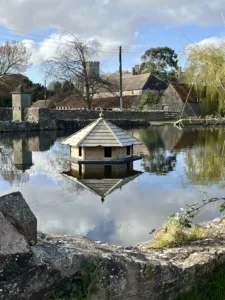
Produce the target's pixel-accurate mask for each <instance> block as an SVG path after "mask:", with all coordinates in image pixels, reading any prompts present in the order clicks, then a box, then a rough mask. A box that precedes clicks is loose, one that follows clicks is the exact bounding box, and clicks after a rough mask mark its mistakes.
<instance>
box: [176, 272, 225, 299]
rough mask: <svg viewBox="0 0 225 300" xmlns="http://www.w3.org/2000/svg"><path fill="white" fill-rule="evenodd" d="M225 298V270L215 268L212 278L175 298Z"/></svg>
mask: <svg viewBox="0 0 225 300" xmlns="http://www.w3.org/2000/svg"><path fill="white" fill-rule="evenodd" d="M224 299H225V272H224V270H223V269H220V270H215V272H214V274H213V276H212V278H211V279H210V280H208V281H207V282H205V283H203V284H201V285H199V286H196V287H195V288H194V289H192V290H191V291H188V292H185V293H182V294H180V295H178V296H177V297H176V299H175V300H224Z"/></svg>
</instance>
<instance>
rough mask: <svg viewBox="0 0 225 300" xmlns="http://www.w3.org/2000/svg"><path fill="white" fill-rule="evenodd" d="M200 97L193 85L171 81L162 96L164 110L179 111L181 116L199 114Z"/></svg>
mask: <svg viewBox="0 0 225 300" xmlns="http://www.w3.org/2000/svg"><path fill="white" fill-rule="evenodd" d="M199 101H200V99H198V95H197V93H196V92H195V89H194V87H192V86H190V85H188V84H179V83H171V84H170V85H169V86H168V88H167V89H166V91H165V92H164V94H163V96H162V107H163V109H164V110H169V111H174V112H181V113H182V116H187V117H190V116H199V115H201V112H200V104H199Z"/></svg>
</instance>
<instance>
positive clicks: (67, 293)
mask: <svg viewBox="0 0 225 300" xmlns="http://www.w3.org/2000/svg"><path fill="white" fill-rule="evenodd" d="M80 270H81V271H79V272H77V273H76V274H74V276H73V277H72V278H65V279H64V280H62V281H61V283H60V284H59V286H58V288H57V290H56V291H54V292H53V293H50V294H49V295H47V296H46V297H45V300H67V299H68V300H72V299H74V300H89V299H90V297H91V295H92V294H94V293H96V292H97V291H98V283H99V281H100V263H99V258H98V257H97V258H94V259H93V260H92V261H90V262H87V261H84V262H83V263H82V264H81V266H80Z"/></svg>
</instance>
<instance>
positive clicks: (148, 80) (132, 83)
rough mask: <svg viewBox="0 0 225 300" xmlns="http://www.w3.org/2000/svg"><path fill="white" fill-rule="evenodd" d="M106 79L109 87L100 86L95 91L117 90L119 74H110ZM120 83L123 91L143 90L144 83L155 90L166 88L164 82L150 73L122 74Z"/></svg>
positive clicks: (113, 91) (114, 91)
mask: <svg viewBox="0 0 225 300" xmlns="http://www.w3.org/2000/svg"><path fill="white" fill-rule="evenodd" d="M107 81H108V82H110V83H111V85H110V89H109V88H107V87H101V88H99V89H98V91H97V93H106V92H112V93H116V92H119V88H120V76H119V75H111V76H110V77H108V78H107ZM122 84H123V91H134V90H143V89H144V88H145V86H146V85H148V88H152V89H157V90H158V89H165V88H166V85H165V83H164V82H162V81H161V80H159V79H158V78H156V77H155V76H154V75H152V74H151V73H145V74H137V75H132V74H124V75H123V81H122Z"/></svg>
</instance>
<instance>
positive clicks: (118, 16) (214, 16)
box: [0, 0, 225, 64]
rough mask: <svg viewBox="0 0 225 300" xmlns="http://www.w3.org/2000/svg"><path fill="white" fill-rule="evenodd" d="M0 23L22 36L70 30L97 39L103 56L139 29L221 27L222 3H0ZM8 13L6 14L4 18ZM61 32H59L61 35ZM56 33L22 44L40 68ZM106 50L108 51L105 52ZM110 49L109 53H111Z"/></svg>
mask: <svg viewBox="0 0 225 300" xmlns="http://www.w3.org/2000/svg"><path fill="white" fill-rule="evenodd" d="M0 1H1V2H3V3H1V4H2V5H1V10H0V23H2V24H3V25H5V26H6V27H7V28H13V29H16V30H21V31H31V30H40V29H49V28H53V29H59V30H60V29H61V30H68V31H69V32H72V33H74V34H75V35H78V36H81V37H85V38H90V37H94V38H97V39H99V40H101V42H102V44H103V45H104V46H105V49H107V50H108V52H107V51H105V53H104V56H105V57H109V56H112V55H113V53H115V51H116V47H118V45H131V44H132V43H134V42H135V40H136V39H137V38H138V35H139V30H140V26H141V25H143V24H155V23H157V24H165V25H168V24H170V25H181V24H189V23H195V24H200V25H207V24H209V25H210V24H221V23H222V22H223V20H222V16H221V12H223V11H224V12H225V2H224V1H221V0H218V1H215V4H213V3H212V1H210V0H189V1H187V0H182V1H180V0H170V1H168V0H113V1H112V0H86V1H82V0H64V1H61V0H20V1H18V0H7V1H5V0H0ZM9 11H10V13H8V12H9ZM59 32H60V31H59ZM59 37H60V34H53V35H52V36H50V37H49V38H47V39H46V40H44V41H43V42H42V43H40V44H35V43H34V42H33V41H32V40H31V41H30V40H26V41H25V42H26V44H27V45H28V48H29V49H30V50H31V51H32V53H33V58H32V62H33V63H34V64H38V63H40V62H41V61H43V60H45V59H46V58H48V57H49V56H51V55H52V54H53V53H54V51H55V48H56V46H57V40H58V39H59ZM109 48H110V50H109ZM112 49H113V51H112Z"/></svg>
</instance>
